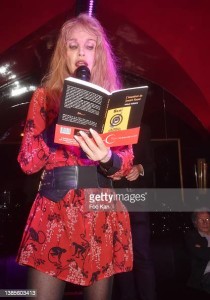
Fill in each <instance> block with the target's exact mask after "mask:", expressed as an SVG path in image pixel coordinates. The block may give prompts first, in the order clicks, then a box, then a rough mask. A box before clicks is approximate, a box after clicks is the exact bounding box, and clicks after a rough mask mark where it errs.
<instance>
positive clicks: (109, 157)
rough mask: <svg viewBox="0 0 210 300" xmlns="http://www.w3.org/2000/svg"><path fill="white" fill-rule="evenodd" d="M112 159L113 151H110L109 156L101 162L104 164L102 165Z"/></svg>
mask: <svg viewBox="0 0 210 300" xmlns="http://www.w3.org/2000/svg"><path fill="white" fill-rule="evenodd" d="M111 157H112V151H111V149H109V151H108V153H107V155H106V156H105V157H104V158H103V159H101V160H100V163H102V164H105V163H107V162H108V161H109V160H110V159H111Z"/></svg>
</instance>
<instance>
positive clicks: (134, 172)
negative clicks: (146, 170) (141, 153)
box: [126, 164, 143, 181]
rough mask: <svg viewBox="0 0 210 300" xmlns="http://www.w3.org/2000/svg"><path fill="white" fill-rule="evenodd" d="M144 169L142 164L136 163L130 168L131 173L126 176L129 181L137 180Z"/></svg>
mask: <svg viewBox="0 0 210 300" xmlns="http://www.w3.org/2000/svg"><path fill="white" fill-rule="evenodd" d="M142 171H143V167H142V165H141V164H138V165H134V166H133V167H132V169H131V170H130V172H129V174H128V175H127V176H126V179H127V180H128V181H133V180H136V179H137V178H138V177H139V176H140V174H141V173H142Z"/></svg>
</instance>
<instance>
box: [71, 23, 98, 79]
mask: <svg viewBox="0 0 210 300" xmlns="http://www.w3.org/2000/svg"><path fill="white" fill-rule="evenodd" d="M96 40H97V37H96V35H94V34H92V33H90V32H88V31H87V30H85V29H84V28H83V27H79V28H75V29H73V30H72V31H71V34H70V36H69V37H67V45H66V46H67V67H68V70H69V72H70V74H71V75H73V74H74V72H75V70H76V69H77V68H78V67H79V66H82V65H85V66H87V67H88V68H89V69H90V72H91V70H92V68H93V64H94V58H95V50H96Z"/></svg>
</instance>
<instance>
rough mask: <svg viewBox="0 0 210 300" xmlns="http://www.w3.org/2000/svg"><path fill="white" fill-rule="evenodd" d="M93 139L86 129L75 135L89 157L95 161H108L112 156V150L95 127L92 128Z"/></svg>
mask: <svg viewBox="0 0 210 300" xmlns="http://www.w3.org/2000/svg"><path fill="white" fill-rule="evenodd" d="M90 133H91V135H92V137H93V139H91V138H89V137H88V135H87V134H86V133H85V132H84V131H80V136H77V135H75V136H74V138H75V140H76V141H77V142H78V143H79V145H80V147H81V148H82V150H83V151H84V152H85V153H86V154H87V157H88V158H89V159H91V160H93V161H100V162H102V163H106V162H108V161H109V159H110V158H111V155H112V153H111V150H110V148H107V147H106V146H105V144H104V142H103V140H102V138H101V137H100V135H99V134H98V133H97V132H96V131H95V130H93V129H90Z"/></svg>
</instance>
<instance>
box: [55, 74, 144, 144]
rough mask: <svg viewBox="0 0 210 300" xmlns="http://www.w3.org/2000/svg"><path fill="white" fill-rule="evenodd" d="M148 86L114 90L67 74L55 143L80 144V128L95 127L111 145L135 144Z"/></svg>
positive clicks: (86, 130)
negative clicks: (78, 135) (76, 138)
mask: <svg viewBox="0 0 210 300" xmlns="http://www.w3.org/2000/svg"><path fill="white" fill-rule="evenodd" d="M147 91H148V86H139V87H132V88H127V89H121V90H117V91H114V92H112V93H110V92H108V91H107V90H105V89H103V88H101V87H100V86H98V85H95V84H93V83H90V82H87V81H83V80H80V79H76V78H73V77H68V78H67V79H66V80H65V81H64V88H63V93H62V99H61V105H60V112H59V116H58V123H57V124H56V131H55V140H54V141H55V143H59V144H66V145H78V144H77V142H76V140H75V139H74V135H76V134H79V130H83V131H85V132H88V131H89V129H90V128H92V129H94V130H96V131H97V132H98V133H99V134H100V135H101V136H102V139H103V141H104V143H105V144H106V145H107V146H108V147H113V146H120V145H129V144H135V143H137V141H138V136H139V132H140V123H141V118H142V114H143V109H144V104H145V100H146V95H147Z"/></svg>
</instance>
